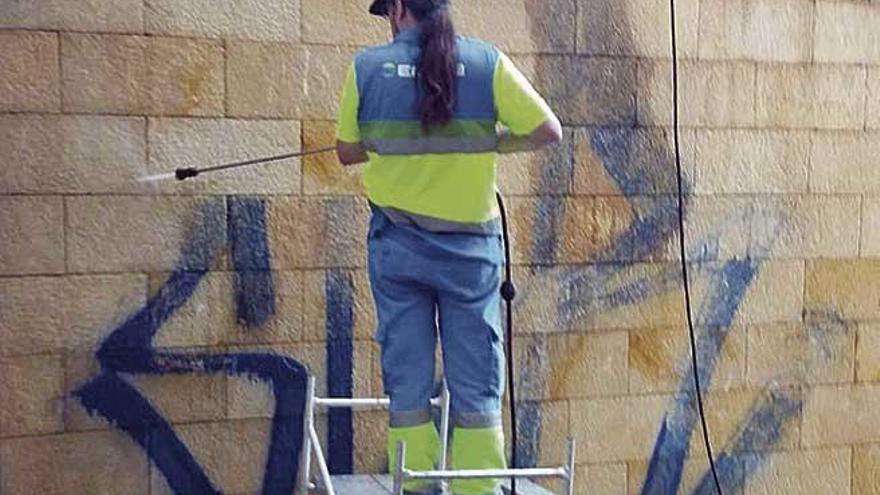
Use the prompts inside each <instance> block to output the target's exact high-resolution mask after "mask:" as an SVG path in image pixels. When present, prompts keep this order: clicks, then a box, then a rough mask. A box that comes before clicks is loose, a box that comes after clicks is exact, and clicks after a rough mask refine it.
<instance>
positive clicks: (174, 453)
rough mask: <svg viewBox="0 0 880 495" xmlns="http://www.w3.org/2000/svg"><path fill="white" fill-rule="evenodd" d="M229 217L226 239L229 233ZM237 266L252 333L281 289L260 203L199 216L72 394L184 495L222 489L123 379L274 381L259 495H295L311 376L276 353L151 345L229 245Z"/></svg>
mask: <svg viewBox="0 0 880 495" xmlns="http://www.w3.org/2000/svg"><path fill="white" fill-rule="evenodd" d="M227 215H228V219H229V222H228V239H227V238H224V236H223V229H220V228H217V226H218V225H224V219H225V218H226V216H227ZM227 244H228V245H229V246H230V249H231V254H232V256H231V257H232V260H233V266H234V268H235V288H236V298H235V300H236V305H237V315H238V319H239V320H240V322H241V323H243V324H244V325H246V326H247V327H249V328H256V327H259V326H260V325H261V324H263V323H264V322H265V321H266V320H267V319H268V317H269V316H271V315H272V313H273V311H274V289H273V287H274V285H273V281H272V274H271V271H269V270H268V267H269V263H270V256H269V250H268V242H267V240H266V229H265V204H264V203H263V201H261V200H255V199H246V198H230V199H229V208H228V211H227V210H226V209H225V203H224V202H223V201H217V200H215V201H207V202H206V203H204V204H203V205H202V208H201V209H200V211H198V212H196V215H195V221H194V227H193V230H192V231H191V232H190V235H189V244H188V245H187V246H186V247H185V248H184V249H183V252H182V253H181V258H180V260H179V262H178V267H177V269H176V270H175V271H174V272H173V273H172V274H171V276H170V277H169V278H168V280H167V282H165V284H164V285H163V286H162V287H161V288H160V289H159V290H158V292H157V293H156V295H155V296H153V297H151V298H150V299H149V301H148V302H147V304H146V305H145V306H144V307H143V308H142V309H140V310H139V311H137V312H136V313H135V314H133V315H132V316H131V317H129V318H128V320H127V321H125V322H124V323H123V324H122V325H120V326H119V327H118V328H116V329H115V330H113V331H112V332H111V333H110V335H109V336H108V337H107V338H106V339H105V341H104V342H103V344H102V345H101V347H100V349H99V350H98V353H97V359H98V362H99V363H100V364H101V372H100V373H99V374H98V376H96V377H94V378H93V379H91V380H90V381H89V382H87V383H86V384H85V385H83V386H82V387H81V388H80V389H78V390H77V391H75V392H74V395H75V396H76V397H77V398H79V400H80V401H81V402H82V404H83V406H84V407H85V408H86V409H87V410H89V411H90V412H91V413H93V414H98V415H100V416H103V417H104V418H106V419H107V420H108V421H110V422H111V424H113V425H114V426H116V427H117V428H119V429H120V430H122V431H124V432H125V433H126V434H127V435H129V436H130V437H131V438H132V439H133V440H134V441H135V442H136V443H137V444H138V445H140V446H141V448H143V449H144V450H145V451H146V452H147V455H148V456H149V458H150V459H151V460H152V461H153V463H154V464H155V465H156V467H157V468H158V469H159V471H160V472H161V473H162V474H163V475H164V477H165V479H166V480H167V481H168V485H169V487H170V488H171V489H172V490H173V491H174V492H175V493H179V494H213V493H220V491H219V490H218V489H217V488H216V487H215V486H214V484H213V483H212V482H211V480H210V479H208V476H207V475H206V474H205V471H204V469H203V468H202V466H200V465H199V463H198V462H197V461H196V460H195V458H194V457H193V455H192V454H191V453H190V451H189V450H188V449H187V447H186V446H185V445H184V443H183V442H182V441H181V439H180V438H179V436H178V435H177V433H175V431H174V429H173V428H172V427H171V425H170V424H169V423H168V421H167V420H166V419H165V418H163V417H162V415H161V414H160V413H159V412H158V411H157V410H156V409H155V408H154V407H153V406H152V405H151V404H150V403H149V401H148V400H147V399H146V398H144V396H143V395H141V393H140V392H138V390H137V389H136V387H134V386H133V385H131V384H130V383H129V382H128V381H126V379H125V378H124V375H126V374H128V375H142V374H146V375H164V374H192V373H197V374H226V375H230V376H243V377H247V378H249V379H252V380H256V381H260V382H264V383H268V384H270V385H271V389H272V392H273V394H274V397H275V411H274V414H273V417H272V427H271V435H270V440H269V447H268V453H267V456H266V459H267V460H266V467H265V471H264V477H263V482H262V493H263V494H265V495H270V494H282V493H283V494H289V493H291V492H292V491H293V487H294V485H295V482H296V473H297V472H298V468H299V454H300V447H301V441H302V434H303V432H302V424H303V421H302V420H303V408H304V404H305V390H306V370H305V368H304V367H303V366H302V365H301V364H300V363H298V362H297V361H296V360H294V359H292V358H290V357H286V356H281V355H276V354H269V353H224V354H205V353H186V352H172V351H163V350H159V349H156V348H154V347H153V345H152V341H153V338H154V337H155V335H156V333H157V332H158V331H159V329H160V328H161V327H162V325H163V324H164V323H165V322H166V321H167V320H168V319H169V318H170V317H171V316H172V315H173V314H174V313H175V312H176V311H177V310H179V309H180V308H181V307H182V306H183V305H185V304H186V303H187V301H188V300H189V299H190V297H191V296H192V295H193V292H194V291H195V289H196V288H197V286H198V285H199V283H200V282H201V281H202V279H203V277H204V276H205V274H206V273H207V271H208V267H209V265H210V263H211V261H212V260H213V259H214V258H215V256H216V255H217V254H218V253H219V252H220V250H221V248H222V247H223V246H224V245H227Z"/></svg>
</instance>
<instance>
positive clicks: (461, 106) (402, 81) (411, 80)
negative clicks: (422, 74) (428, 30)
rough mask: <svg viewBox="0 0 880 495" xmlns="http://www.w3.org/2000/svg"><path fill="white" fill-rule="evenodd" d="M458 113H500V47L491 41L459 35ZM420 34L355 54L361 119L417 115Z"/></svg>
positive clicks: (470, 116)
mask: <svg viewBox="0 0 880 495" xmlns="http://www.w3.org/2000/svg"><path fill="white" fill-rule="evenodd" d="M456 51H457V59H458V76H459V77H458V81H457V94H456V96H457V98H456V108H455V115H454V118H456V119H480V120H494V119H495V100H494V90H493V81H494V75H495V66H496V64H497V62H498V57H499V52H498V49H497V48H495V47H494V46H493V45H491V44H490V43H487V42H485V41H482V40H478V39H475V38H466V37H461V36H459V37H458V38H457V39H456ZM419 54H420V48H419V46H418V41H417V40H397V41H395V42H392V43H388V44H385V45H380V46H374V47H370V48H367V49H365V50H363V51H361V52H360V53H358V54H357V56H356V57H355V71H356V74H357V86H358V93H359V95H360V105H359V111H358V120H359V121H361V122H370V121H379V120H405V121H417V120H418V115H417V109H416V101H417V99H418V94H419V88H418V86H417V85H416V78H415V76H416V64H417V63H418V58H419Z"/></svg>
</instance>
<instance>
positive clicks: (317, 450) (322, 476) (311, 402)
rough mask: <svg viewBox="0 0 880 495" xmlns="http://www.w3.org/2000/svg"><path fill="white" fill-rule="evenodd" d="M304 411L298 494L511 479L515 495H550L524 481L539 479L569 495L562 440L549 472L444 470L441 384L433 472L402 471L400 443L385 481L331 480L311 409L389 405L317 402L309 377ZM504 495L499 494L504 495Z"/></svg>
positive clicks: (445, 401)
mask: <svg viewBox="0 0 880 495" xmlns="http://www.w3.org/2000/svg"><path fill="white" fill-rule="evenodd" d="M306 394H307V395H306V410H305V417H304V423H305V424H304V425H303V426H304V430H305V435H303V448H302V462H301V464H300V466H301V472H300V473H299V493H307V494H309V495H313V494H315V495H316V494H319V493H320V494H322V495H349V494H351V495H361V494H363V495H371V494H380V495H389V494H390V495H401V494H402V493H403V485H404V483H405V482H406V481H407V480H434V481H437V482H438V483H439V485H440V487H441V488H442V491H443V493H444V494H447V493H449V491H448V486H449V485H448V483H449V481H451V480H454V479H475V478H500V479H502V480H503V481H502V484H503V485H504V486H505V487H507V486H509V483H510V478H511V477H515V478H517V487H516V491H517V495H552V493H553V492H550V491H548V490H545V489H544V488H541V487H540V486H539V485H536V484H535V483H533V482H532V481H530V479H529V478H532V479H539V478H540V479H544V478H557V479H561V480H562V481H563V489H562V493H563V494H564V495H573V494H574V472H575V442H574V439H572V438H569V439H568V456H567V462H566V464H565V465H563V466H558V467H550V468H529V469H488V470H470V471H468V470H459V471H456V470H449V469H447V468H446V457H447V453H448V448H449V446H448V439H449V435H448V433H449V390H448V389H447V388H446V384H445V383H444V384H443V389H442V393H441V395H440V397H437V398H435V399H432V400H431V405H432V406H433V407H435V408H438V409H440V412H441V414H440V418H441V419H440V431H439V434H440V438H441V441H440V452H438V454H439V459H440V460H439V466H438V469H436V470H433V471H411V470H409V469H406V468H405V465H406V462H405V459H406V445H404V444H403V443H402V442H399V443H398V444H397V454H396V459H395V463H394V467H395V469H394V470H393V472H392V473H391V474H388V475H384V476H382V475H353V476H331V475H330V470H329V469H328V468H327V462H326V459H325V457H324V451H323V448H322V447H321V441H320V438H319V437H318V432H317V430H316V429H315V412H316V410H317V409H319V408H320V409H325V410H326V409H331V408H348V409H352V410H363V409H375V408H379V409H387V408H388V406H389V405H390V401H389V400H388V398H387V397H386V398H363V399H359V398H338V397H317V396H316V395H315V377H314V376H310V377H309V380H308V389H307V392H306ZM312 457H314V458H315V460H316V461H317V464H318V473H316V474H317V476H315V478H316V479H315V480H314V482H313V481H312V472H311V471H312V470H311V468H312V465H311V464H312ZM507 491H508V490H506V489H505V493H506V492H507Z"/></svg>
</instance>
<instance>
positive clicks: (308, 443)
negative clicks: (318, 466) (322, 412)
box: [299, 376, 315, 495]
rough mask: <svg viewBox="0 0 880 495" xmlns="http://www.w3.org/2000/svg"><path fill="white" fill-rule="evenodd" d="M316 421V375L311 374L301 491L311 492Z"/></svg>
mask: <svg viewBox="0 0 880 495" xmlns="http://www.w3.org/2000/svg"><path fill="white" fill-rule="evenodd" d="M314 421H315V377H314V376H309V380H308V384H307V385H306V410H305V415H304V417H303V447H302V453H301V456H300V459H301V460H300V463H301V464H302V470H301V471H300V480H299V493H300V495H308V494H309V477H310V473H309V471H310V468H311V463H312V427H313V425H314Z"/></svg>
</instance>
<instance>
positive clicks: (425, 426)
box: [368, 208, 505, 495]
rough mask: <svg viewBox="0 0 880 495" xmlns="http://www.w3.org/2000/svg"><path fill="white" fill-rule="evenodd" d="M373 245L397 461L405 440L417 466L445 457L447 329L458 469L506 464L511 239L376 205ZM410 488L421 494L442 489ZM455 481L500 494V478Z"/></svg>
mask: <svg viewBox="0 0 880 495" xmlns="http://www.w3.org/2000/svg"><path fill="white" fill-rule="evenodd" d="M368 251H369V256H368V257H369V272H370V284H371V288H372V291H373V298H374V301H375V304H376V312H377V315H378V328H377V330H376V335H375V338H376V340H377V341H378V342H379V344H380V346H381V349H382V358H381V361H382V381H383V384H384V387H385V392H386V393H387V394H388V396H389V397H390V398H391V425H390V426H391V429H390V433H389V446H388V447H389V459H390V460H393V458H394V455H393V452H394V450H395V444H396V442H397V441H398V440H403V441H405V442H406V443H407V467H408V468H410V469H417V470H423V469H433V468H434V465H435V464H436V462H437V458H438V455H439V452H438V449H437V446H438V443H439V439H438V438H437V432H436V429H435V428H434V425H433V423H432V411H431V408H430V399H431V396H432V393H433V391H434V378H435V375H434V373H435V349H436V342H437V338H438V335H439V340H440V344H441V348H442V350H443V353H442V356H443V369H444V374H445V377H446V381H447V384H448V386H449V391H450V400H451V419H452V425H453V427H454V430H453V431H454V433H453V440H452V448H451V452H452V466H453V467H454V468H455V469H486V468H503V467H504V466H505V459H504V439H503V434H502V433H501V397H502V395H503V393H504V366H505V362H504V346H503V332H502V324H501V296H500V294H499V288H500V285H501V273H502V269H503V262H504V260H503V246H502V241H501V237H500V236H499V235H476V234H458V233H434V232H429V231H426V230H423V229H421V228H419V227H416V226H413V225H406V224H395V223H393V222H391V220H389V219H388V217H387V216H385V214H384V213H382V211H381V210H379V209H377V208H374V210H373V216H372V218H371V220H370V230H369V237H368ZM406 488H407V489H408V490H409V491H410V492H412V493H421V492H424V493H430V490H431V489H432V488H431V487H430V486H425V485H424V484H422V485H418V484H410V485H407V487H406ZM452 488H453V491H454V493H456V495H486V494H493V493H497V490H498V480H467V481H455V482H453V483H452Z"/></svg>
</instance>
